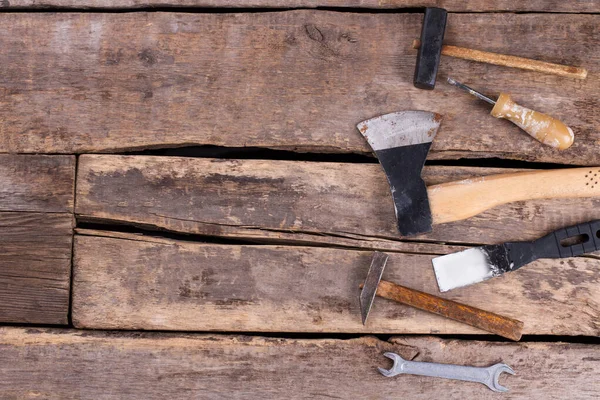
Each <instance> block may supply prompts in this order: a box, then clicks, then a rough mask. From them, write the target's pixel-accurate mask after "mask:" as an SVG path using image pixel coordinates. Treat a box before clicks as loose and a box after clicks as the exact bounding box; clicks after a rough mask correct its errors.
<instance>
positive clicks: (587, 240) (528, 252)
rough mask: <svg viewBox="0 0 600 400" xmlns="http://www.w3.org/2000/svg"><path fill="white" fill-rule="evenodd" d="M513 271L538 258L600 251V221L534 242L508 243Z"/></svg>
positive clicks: (568, 229)
mask: <svg viewBox="0 0 600 400" xmlns="http://www.w3.org/2000/svg"><path fill="white" fill-rule="evenodd" d="M504 246H505V247H506V249H507V250H508V258H509V261H510V262H511V263H514V266H513V267H512V268H511V269H512V270H513V271H514V270H515V269H517V268H520V267H522V266H523V265H526V264H529V263H530V262H532V261H534V260H537V259H538V258H566V257H574V256H579V255H582V254H585V253H591V252H593V251H597V250H600V220H595V221H591V222H584V223H582V224H579V225H575V226H571V227H568V228H561V229H557V230H555V231H554V232H552V233H549V234H548V235H546V236H544V237H542V238H540V239H537V240H534V241H533V242H508V243H505V244H504Z"/></svg>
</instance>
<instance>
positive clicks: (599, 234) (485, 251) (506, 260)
mask: <svg viewBox="0 0 600 400" xmlns="http://www.w3.org/2000/svg"><path fill="white" fill-rule="evenodd" d="M596 250H600V220H596V221H592V222H587V223H583V224H579V225H576V226H572V227H569V228H564V229H558V230H556V231H554V232H552V233H550V234H548V235H546V236H544V237H543V238H541V239H538V240H534V241H532V242H509V243H504V244H500V245H493V246H483V247H476V248H473V249H468V250H464V251H460V252H458V253H453V254H447V255H445V256H441V257H436V258H434V259H433V260H432V263H433V270H434V272H435V277H436V279H437V282H438V286H439V288H440V292H447V291H448V290H452V289H456V288H459V287H463V286H468V285H472V284H474V283H477V282H482V281H485V280H487V279H490V278H493V277H495V276H498V275H502V274H503V273H505V272H510V271H515V270H517V269H519V268H521V267H522V266H524V265H527V264H529V263H530V262H532V261H535V260H537V259H538V258H566V257H574V256H579V255H581V254H585V253H590V252H593V251H596Z"/></svg>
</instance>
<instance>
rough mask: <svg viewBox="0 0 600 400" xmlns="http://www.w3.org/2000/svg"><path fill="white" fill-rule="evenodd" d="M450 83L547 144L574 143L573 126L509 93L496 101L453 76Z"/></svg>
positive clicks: (569, 144)
mask: <svg viewBox="0 0 600 400" xmlns="http://www.w3.org/2000/svg"><path fill="white" fill-rule="evenodd" d="M448 83H449V84H451V85H454V86H457V87H459V88H461V89H463V90H466V91H467V92H469V93H471V94H472V95H473V96H475V97H477V98H479V99H481V100H483V101H486V102H488V103H490V104H491V105H493V106H494V108H492V112H491V114H492V116H493V117H496V118H505V119H507V120H509V121H511V122H512V123H514V124H515V125H517V126H518V127H519V128H521V129H523V130H524V131H525V132H527V133H528V134H529V135H530V136H532V137H533V138H534V139H536V140H537V141H539V142H541V143H543V144H545V145H548V146H551V147H554V148H557V149H558V150H565V149H568V148H569V147H571V145H572V144H573V140H574V135H573V131H572V130H571V128H569V127H568V126H566V125H565V124H563V123H562V122H560V121H559V120H557V119H555V118H552V117H551V116H549V115H546V114H542V113H541V112H537V111H533V110H530V109H529V108H526V107H522V106H520V105H518V104H517V103H515V102H514V101H512V99H511V98H510V95H509V94H506V93H500V96H498V99H497V100H496V101H494V100H492V99H490V98H489V97H487V96H485V95H483V94H481V93H479V92H477V91H475V90H473V89H471V88H470V87H468V86H467V85H464V84H462V83H460V82H457V81H455V80H454V79H452V78H448Z"/></svg>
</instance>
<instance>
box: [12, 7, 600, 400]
mask: <svg viewBox="0 0 600 400" xmlns="http://www.w3.org/2000/svg"><path fill="white" fill-rule="evenodd" d="M434 3H435V5H438V6H443V7H446V8H448V9H449V10H453V11H457V12H456V13H451V14H449V20H448V29H447V32H446V43H448V44H453V45H459V46H466V47H472V48H475V49H480V50H489V51H495V52H500V53H506V54H513V55H520V56H527V57H533V58H536V59H540V60H543V61H550V62H558V63H565V64H573V65H577V66H583V67H585V68H587V69H588V70H589V75H588V78H587V79H586V80H584V81H576V80H570V79H566V78H560V77H554V76H549V75H541V74H537V73H533V72H523V71H517V70H512V69H507V68H502V67H497V66H491V65H483V64H476V63H472V62H467V61H462V60H456V59H452V58H447V57H445V58H443V60H442V64H441V66H440V73H439V83H438V86H437V88H436V89H435V90H434V91H422V90H418V89H415V88H414V87H413V86H412V76H413V69H414V64H415V59H416V51H415V50H413V49H411V48H410V47H411V42H412V40H413V39H415V38H417V37H418V36H419V32H420V27H421V20H422V13H421V12H420V11H421V10H420V9H416V8H413V7H422V6H425V5H433V4H434ZM315 7H321V9H308V8H315ZM323 7H325V8H323ZM397 7H409V8H408V9H402V10H394V9H395V8H397ZM87 8H89V9H91V10H89V12H88V11H87V10H84V9H87ZM295 8H303V9H301V10H292V9H295ZM50 10H51V11H55V12H46V11H50ZM138 10H139V11H140V12H138ZM154 10H157V11H156V12H155V11H154ZM0 11H1V12H0V49H1V50H0V65H2V73H0V153H4V154H0V323H3V324H5V323H9V324H30V325H32V326H28V327H25V328H24V327H0V376H2V396H0V397H3V398H4V397H6V398H9V399H13V398H14V399H17V398H18V399H21V398H47V399H80V398H85V399H121V398H131V399H163V398H165V397H172V398H189V397H193V398H197V399H214V398H233V399H251V398H261V399H265V398H267V399H269V398H290V399H295V398H373V399H392V398H393V399H396V398H411V399H412V398H415V399H421V398H422V399H429V398H442V397H451V398H477V399H487V398H490V399H491V398H497V397H498V395H497V394H495V393H493V392H491V391H490V390H489V389H487V388H485V387H484V386H483V385H480V384H474V383H465V382H456V381H450V380H443V379H431V378H425V377H417V376H408V375H407V376H400V377H396V378H391V379H390V378H385V377H383V376H381V375H380V374H379V373H378V372H377V367H378V366H382V367H389V366H390V362H389V360H387V359H385V358H384V357H383V356H382V354H383V353H384V352H385V351H394V352H398V353H399V354H401V355H402V356H403V357H405V358H407V359H414V360H418V361H431V362H442V363H455V364H462V365H475V366H488V365H492V364H494V363H497V362H502V361H504V362H506V363H507V364H509V365H511V366H512V367H513V368H514V369H515V370H516V372H517V375H516V376H503V377H502V378H501V383H502V384H504V385H506V386H507V387H509V388H510V389H511V392H509V393H508V394H505V395H502V397H503V398H507V399H513V398H515V399H517V398H519V399H521V398H522V399H531V398H545V399H546V398H547V399H554V398H556V399H564V398H577V399H587V398H590V399H592V398H598V397H600V381H599V380H598V379H597V376H598V372H600V365H599V363H600V346H598V337H599V336H600V323H599V321H600V290H599V289H598V288H599V287H600V272H599V271H600V268H599V265H600V264H599V263H600V255H599V254H598V253H595V254H592V255H588V256H585V257H576V258H571V259H566V260H541V261H537V262H534V263H532V264H531V265H529V266H527V267H525V268H523V269H521V270H519V271H517V272H514V273H510V274H506V275H504V276H502V277H499V278H496V279H493V280H490V281H488V282H485V283H482V284H479V285H475V286H471V287H468V288H462V289H458V290H455V291H452V292H450V293H445V294H443V296H444V297H447V298H451V299H454V300H457V301H460V302H464V303H466V304H470V305H474V306H477V307H481V308H484V309H487V310H490V311H495V312H497V313H500V314H503V315H507V316H510V317H513V318H518V319H521V320H523V322H524V323H525V330H524V333H525V334H526V336H525V339H524V342H523V343H506V342H501V341H500V342H499V341H494V340H495V339H494V337H493V336H489V335H488V336H478V337H481V338H485V339H486V340H487V341H474V340H444V339H440V338H436V337H431V336H423V335H442V336H443V335H455V337H460V338H463V339H469V338H471V336H464V335H467V334H468V335H470V334H478V335H479V334H482V333H484V332H482V331H478V330H476V329H474V328H471V327H468V326H465V325H461V324H459V323H455V322H452V321H449V320H445V319H442V318H439V317H437V316H433V315H430V314H427V313H424V312H421V311H418V310H415V309H412V308H408V307H405V306H402V305H400V304H395V303H392V302H390V301H387V300H384V299H379V298H378V299H376V300H375V304H374V306H373V310H372V313H371V316H370V319H369V322H368V324H367V326H363V325H362V324H361V323H360V317H359V314H360V312H359V307H358V297H357V296H358V284H359V283H360V282H361V281H362V280H363V279H364V275H365V274H366V271H367V269H368V267H369V261H370V256H371V250H373V249H378V250H384V251H387V252H389V254H390V262H389V265H388V266H387V268H386V271H385V276H384V278H385V279H388V280H390V281H393V282H397V283H399V284H403V285H406V286H408V287H412V288H415V289H418V290H422V291H426V292H429V293H436V294H437V293H438V291H437V287H436V284H435V280H434V276H433V271H432V268H431V258H432V257H434V256H435V255H439V254H446V253H449V252H453V251H458V250H461V249H465V248H468V247H470V246H473V245H476V244H484V243H499V242H503V241H508V240H511V241H514V240H531V239H535V238H537V237H539V236H541V235H543V234H546V233H548V232H550V231H552V230H554V229H557V228H559V227H564V226H567V225H572V224H576V223H579V222H584V221H588V220H591V219H594V218H600V211H598V210H600V207H599V206H600V201H599V200H597V199H569V200H540V201H528V202H517V203H513V204H509V205H505V206H501V207H497V208H495V209H492V210H489V211H487V212H485V213H482V214H480V215H478V216H476V217H473V218H470V219H468V220H465V221H460V222H456V223H450V224H444V225H439V226H436V227H434V230H433V232H431V233H430V234H427V235H422V236H419V237H415V238H402V237H400V236H399V235H398V234H397V231H396V228H395V218H394V214H393V205H392V201H391V196H390V193H389V186H388V184H387V182H386V179H385V175H384V173H383V170H382V169H381V167H380V166H379V165H377V164H376V163H375V159H369V158H367V157H364V155H369V154H370V150H369V147H368V145H367V144H366V142H365V141H364V139H363V138H362V136H361V135H360V134H359V133H358V131H357V130H356V128H355V125H356V124H357V123H358V122H360V121H362V120H364V119H367V118H370V117H373V116H375V115H379V114H383V113H387V112H393V111H399V110H405V109H424V110H430V111H435V112H438V113H441V114H443V115H444V120H443V122H442V127H441V129H440V132H439V135H438V137H437V138H436V140H435V141H434V143H433V148H432V151H431V153H430V155H429V160H436V162H437V163H438V164H443V165H435V166H428V167H426V168H425V170H424V178H425V180H426V182H427V183H428V184H429V185H431V184H436V183H442V182H448V181H453V180H457V179H463V178H469V177H474V176H482V175H489V174H493V173H500V172H513V171H517V170H520V169H524V168H550V167H551V165H548V164H539V163H538V164H530V163H528V162H529V161H531V162H540V163H555V164H561V165H560V167H566V166H579V165H584V166H590V167H591V166H598V165H600V153H599V152H598V145H600V139H599V137H598V127H599V126H600V116H599V115H598V113H597V109H598V105H599V103H598V97H599V94H600V79H599V78H600V76H599V75H598V70H599V67H600V24H599V23H598V15H597V14H596V13H598V12H600V3H599V2H596V1H589V0H575V1H572V2H566V1H562V2H558V1H543V0H532V1H529V2H522V1H517V0H500V1H497V2H486V1H482V0H467V1H458V0H445V1H443V2H432V1H426V2H425V3H423V2H415V0H385V1H375V0H318V1H314V2H313V1H307V0H291V1H289V2H287V1H286V2H283V1H281V0H199V1H190V0H164V1H160V2H156V1H154V0H82V1H73V0H47V1H44V2H43V3H41V2H38V1H34V0H0ZM13 11H18V12H13ZM28 11H31V12H28ZM84 11H85V12H84ZM105 11H106V12H105ZM250 11H253V12H250ZM487 11H493V12H487ZM497 11H509V12H497ZM521 11H524V13H519V12H521ZM537 11H542V12H543V13H537ZM448 76H451V77H453V78H455V79H457V80H459V81H464V82H465V83H467V84H470V85H472V86H473V87H475V88H477V89H480V90H481V91H483V92H485V93H488V94H490V95H497V94H498V93H499V92H500V91H503V92H509V93H512V94H513V97H514V98H515V100H517V101H518V102H520V103H522V104H523V105H526V106H530V107H532V108H535V109H539V110H540V111H544V112H546V113H549V114H551V115H553V116H556V117H559V118H561V119H563V120H564V121H565V122H566V123H567V124H569V125H570V126H571V127H572V128H573V129H574V131H575V135H576V142H575V145H574V146H573V147H572V148H571V149H569V150H567V151H564V152H558V151H555V150H552V149H549V148H547V147H543V146H540V145H539V144H538V143H537V142H536V141H534V140H533V139H530V138H529V137H528V136H526V135H525V134H524V133H522V132H521V131H519V129H518V128H516V127H515V126H513V125H512V124H510V123H509V122H507V121H501V120H496V119H494V118H492V117H491V116H489V115H488V114H489V111H490V109H489V107H488V105H487V104H485V103H481V102H479V101H478V100H476V99H473V98H471V97H470V96H468V95H467V94H465V93H462V92H460V91H458V90H457V89H455V88H453V87H450V86H448V85H446V84H444V82H443V80H444V79H445V78H446V77H448ZM191 146H204V147H202V148H201V149H200V150H201V151H200V150H199V149H194V148H188V149H186V150H182V151H183V153H184V154H185V153H186V152H187V154H189V155H194V156H198V155H202V157H174V156H172V154H174V153H173V152H169V151H166V149H171V148H177V147H191ZM248 148H251V149H252V148H253V149H255V150H256V151H254V152H253V151H250V152H247V153H245V152H244V150H247V149H248ZM138 150H140V151H141V150H144V152H143V153H142V154H140V153H136V154H124V153H127V152H131V151H138ZM271 150H286V151H287V152H285V153H278V152H273V151H271ZM17 153H18V154H17ZM38 153H45V154H47V155H38ZM106 153H116V154H106ZM300 153H309V154H303V155H301V154H300ZM313 153H321V154H318V155H317V154H313ZM165 154H166V155H167V156H161V155H165ZM236 154H237V155H236ZM240 154H241V155H240ZM169 155H170V156H169ZM215 157H217V158H215ZM218 157H221V158H220V159H219V158H218ZM244 157H249V158H255V159H239V158H244ZM278 158H289V160H287V161H284V160H281V159H278ZM466 158H474V159H477V160H475V161H467V160H464V159H466ZM483 158H486V159H489V158H492V159H494V158H495V160H491V161H490V162H484V161H483V160H481V159H483ZM302 160H304V161H302ZM340 160H342V161H340ZM514 160H523V161H526V162H524V163H520V162H514ZM490 165H493V166H500V167H501V168H488V166H490ZM517 167H518V169H517ZM598 168H600V167H598ZM76 225H78V229H77V234H74V230H73V228H74V227H76ZM72 263H73V270H72V271H71V264H72ZM71 273H72V274H73V282H71ZM70 296H72V304H69V303H70V299H71V297H70ZM40 324H44V325H45V324H51V325H63V327H62V328H60V329H47V328H40V327H36V326H35V325H40ZM146 330H150V331H152V330H160V331H162V332H143V331H146ZM166 331H177V332H170V333H169V332H166ZM182 331H185V332H187V333H183V332H182ZM193 332H204V333H206V332H211V334H210V335H207V334H204V335H200V334H197V333H196V334H194V333H193ZM244 333H246V334H247V336H246V335H240V334H244ZM230 334H235V336H230ZM393 334H407V335H409V336H406V337H391V338H390V336H389V335H393ZM368 335H379V336H378V337H373V336H368ZM529 335H531V336H529ZM540 335H548V336H540ZM384 339H385V340H384ZM538 341H539V342H538ZM560 341H567V342H569V343H562V342H560ZM576 342H582V343H576ZM584 343H587V344H584Z"/></svg>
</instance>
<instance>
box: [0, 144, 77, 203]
mask: <svg viewBox="0 0 600 400" xmlns="http://www.w3.org/2000/svg"><path fill="white" fill-rule="evenodd" d="M74 185H75V157H73V156H44V155H11V154H0V211H32V212H46V213H50V212H58V213H64V212H73V197H74V195H73V191H74Z"/></svg>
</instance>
